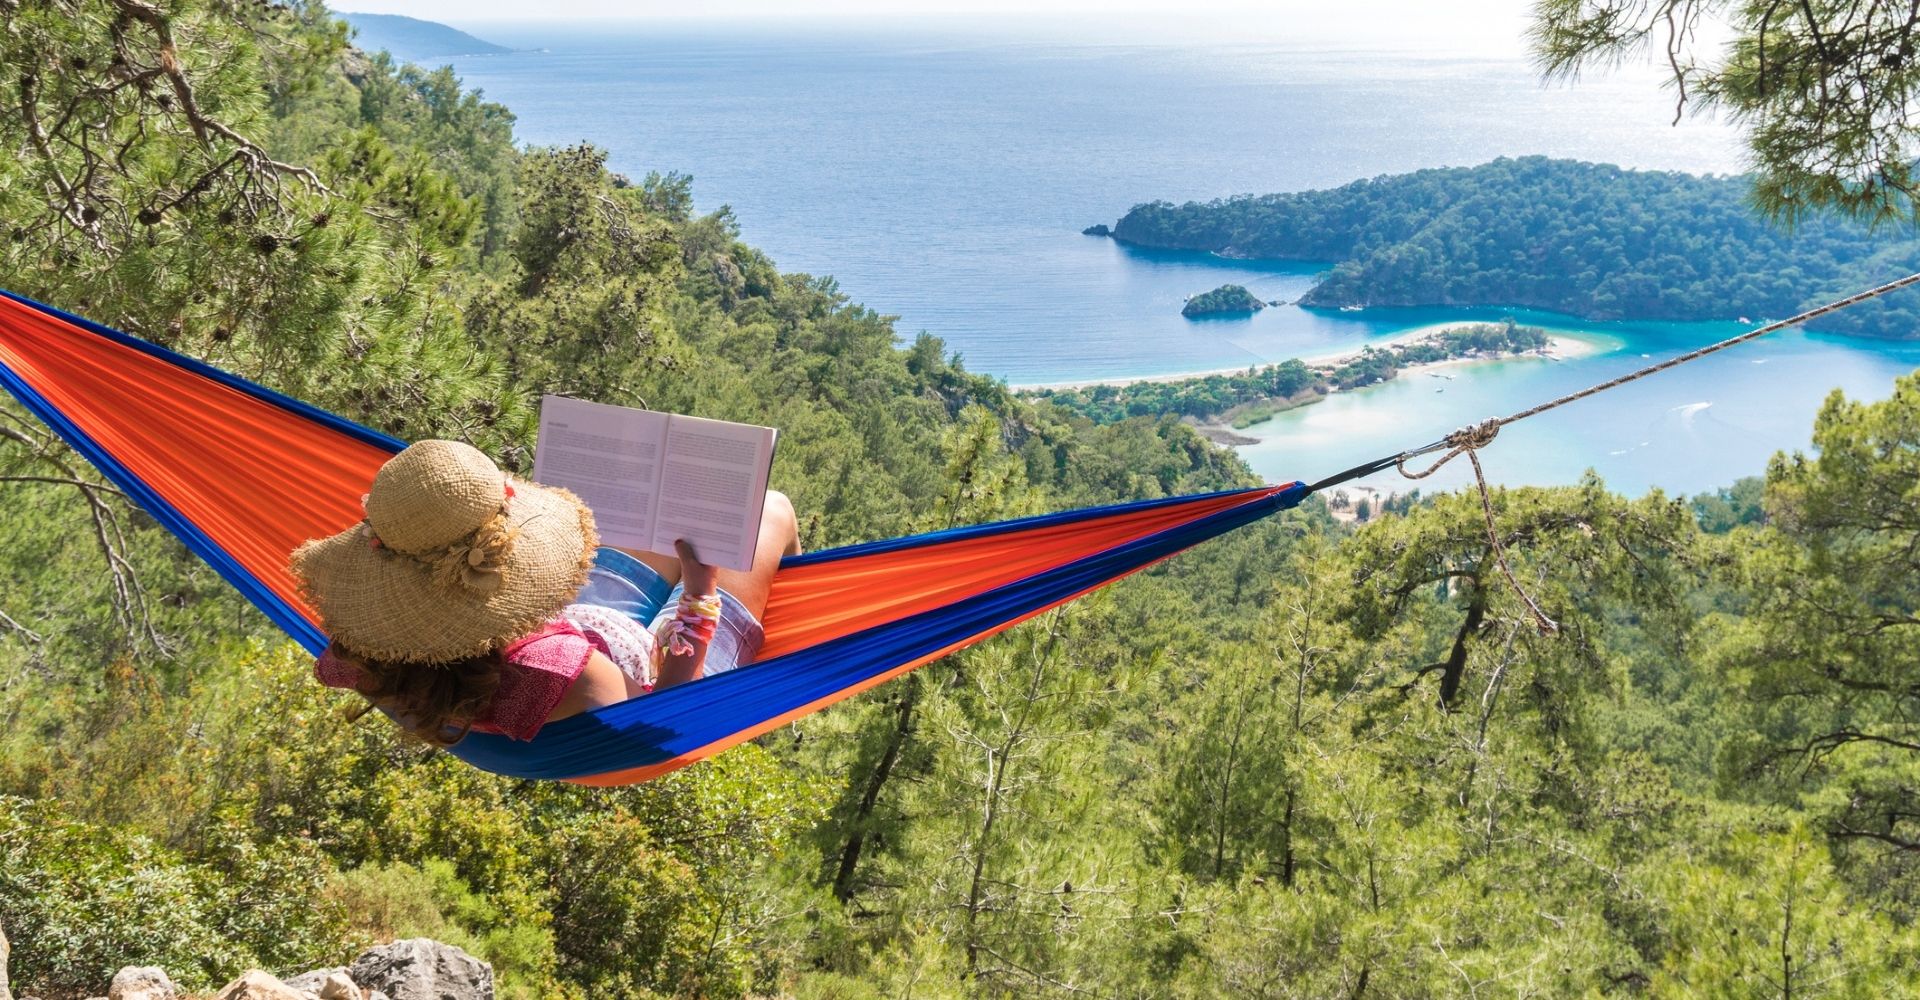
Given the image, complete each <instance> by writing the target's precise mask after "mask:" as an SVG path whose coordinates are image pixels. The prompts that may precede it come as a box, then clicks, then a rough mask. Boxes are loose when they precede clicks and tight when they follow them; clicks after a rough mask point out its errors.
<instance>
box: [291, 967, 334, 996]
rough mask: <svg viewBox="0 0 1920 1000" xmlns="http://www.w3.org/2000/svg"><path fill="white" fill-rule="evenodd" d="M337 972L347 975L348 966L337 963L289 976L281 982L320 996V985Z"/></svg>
mask: <svg viewBox="0 0 1920 1000" xmlns="http://www.w3.org/2000/svg"><path fill="white" fill-rule="evenodd" d="M335 974H339V975H341V976H345V975H346V974H347V967H346V966H344V965H336V966H334V967H333V968H331V969H315V970H313V971H312V972H302V973H301V974H299V975H297V976H288V977H287V978H285V979H283V980H281V982H284V983H286V984H287V986H288V987H290V988H292V989H296V990H305V991H307V992H308V993H312V994H314V995H315V996H318V995H319V993H320V987H321V986H322V985H324V984H325V983H326V981H327V980H328V979H329V978H330V977H332V976H333V975H335Z"/></svg>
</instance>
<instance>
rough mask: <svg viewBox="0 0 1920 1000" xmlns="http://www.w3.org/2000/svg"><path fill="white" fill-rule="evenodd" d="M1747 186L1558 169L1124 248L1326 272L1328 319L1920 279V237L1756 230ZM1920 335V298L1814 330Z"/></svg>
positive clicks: (1322, 200) (1379, 186)
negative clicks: (1338, 313) (1395, 309)
mask: <svg viewBox="0 0 1920 1000" xmlns="http://www.w3.org/2000/svg"><path fill="white" fill-rule="evenodd" d="M1751 189H1752V181H1751V179H1750V178H1745V177H1697V176H1693V175H1690V174H1682V173H1668V172H1660V171H1647V170H1622V169H1620V168H1618V167H1613V166H1607V165H1604V164H1594V163H1580V162H1576V161H1571V160H1550V159H1547V158H1545V157H1538V156H1534V157H1523V158H1520V159H1500V160H1495V161H1493V162H1492V163H1487V164H1482V165H1480V166H1477V167H1452V168H1446V169H1435V170H1420V171H1416V172H1414V173H1410V174H1395V175H1389V176H1382V177H1376V178H1372V179H1369V180H1362V181H1355V182H1354V183H1352V184H1348V185H1345V186H1344V187H1338V188H1332V189H1328V190H1322V191H1303V192H1299V193H1296V194H1270V195H1262V196H1258V197H1253V196H1246V197H1239V198H1229V199H1225V200H1220V201H1212V202H1206V203H1201V202H1188V203H1186V204H1184V205H1174V204H1172V203H1169V202H1164V201H1160V202H1152V203H1148V204H1143V205H1136V206H1134V207H1133V209H1132V210H1131V211H1129V212H1128V213H1127V214H1126V215H1125V216H1124V217H1123V218H1122V219H1121V220H1120V222H1119V223H1118V224H1117V225H1116V226H1114V229H1113V235H1114V237H1115V238H1116V239H1119V240H1122V241H1124V242H1127V243H1131V244H1134V245H1137V246H1143V247H1155V248H1163V249H1179V250H1206V251H1212V252H1216V253H1222V254H1226V255H1229V256H1234V257H1248V258H1258V259H1277V260H1306V261H1324V262H1326V263H1327V264H1329V265H1331V267H1332V269H1331V270H1330V271H1329V272H1328V273H1327V274H1325V275H1324V276H1322V277H1321V279H1320V281H1319V283H1318V284H1316V285H1315V286H1314V287H1313V289H1312V290H1311V291H1309V292H1308V293H1307V294H1306V296H1305V297H1303V298H1302V299H1301V302H1302V304H1304V305H1310V306H1329V307H1331V306H1343V305H1363V306H1431V305H1452V306H1483V305H1484V306H1502V307H1506V308H1535V309H1548V310H1552V311H1555V312H1562V313H1570V314H1572V315H1575V316H1581V317H1585V318H1588V319H1668V320H1709V319H1725V320H1732V319H1738V318H1739V317H1741V316H1746V317H1749V318H1750V319H1761V318H1779V317H1783V316H1789V315H1792V314H1793V313H1796V312H1799V311H1801V310H1802V309H1804V308H1806V307H1808V306H1811V305H1817V304H1819V303H1822V302H1826V301H1828V300H1830V299H1834V298H1838V297H1840V296H1841V295H1845V294H1851V293H1852V292H1856V291H1859V290H1861V289H1864V288H1870V287H1872V286H1874V285H1877V284H1880V283H1881V282H1884V281H1889V280H1892V279H1893V278H1897V277H1900V276H1902V275H1905V274H1907V273H1910V272H1912V271H1914V270H1917V269H1920V251H1916V249H1915V244H1914V240H1913V237H1914V234H1913V231H1912V229H1911V226H1910V225H1908V224H1904V223H1888V224H1887V225H1885V226H1884V227H1882V228H1880V229H1877V230H1876V229H1869V228H1868V227H1867V226H1866V225H1864V224H1861V223H1858V222H1852V221H1845V220H1839V219H1835V218H1833V217H1831V216H1827V215H1819V214H1810V215H1808V216H1807V217H1805V218H1802V219H1800V220H1798V222H1797V224H1796V225H1792V226H1788V225H1783V224H1777V223H1774V222H1770V221H1768V220H1766V219H1763V218H1761V217H1760V216H1758V215H1756V214H1755V212H1754V211H1753V209H1752V207H1751V205H1750V204H1749V193H1750V191H1751ZM1814 327H1815V328H1816V329H1823V330H1830V331H1834V332H1838V333H1851V334H1861V335H1867V336H1875V337H1893V338H1900V339H1911V338H1915V337H1920V293H1914V292H1911V291H1909V292H1901V293H1896V294H1894V295H1890V296H1887V297H1886V298H1885V299H1882V300H1880V301H1877V302H1870V303H1866V304H1865V305H1863V306H1860V307H1858V308H1856V309H1850V310H1847V311H1845V312H1841V313H1836V314H1834V315H1832V316H1829V317H1826V318H1823V319H1822V320H1820V321H1819V322H1817V323H1815V324H1814Z"/></svg>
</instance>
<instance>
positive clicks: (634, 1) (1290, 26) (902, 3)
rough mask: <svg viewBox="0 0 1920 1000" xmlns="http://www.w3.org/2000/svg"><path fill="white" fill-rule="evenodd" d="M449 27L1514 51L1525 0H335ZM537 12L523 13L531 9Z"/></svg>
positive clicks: (1519, 44) (339, 5)
mask: <svg viewBox="0 0 1920 1000" xmlns="http://www.w3.org/2000/svg"><path fill="white" fill-rule="evenodd" d="M333 6H334V7H335V8H336V9H340V10H348V11H355V12H360V13H376V14H405V15H407V16H409V17H418V18H424V19H427V20H433V21H442V22H445V23H448V24H451V25H454V26H455V27H463V28H470V27H484V26H485V25H486V24H487V22H489V21H494V22H499V21H514V22H520V23H526V22H528V21H536V20H537V21H565V20H645V19H675V20H687V19H726V18H736V19H775V18H777V19H781V20H792V19H797V18H804V19H819V18H857V19H874V18H903V17H935V16H937V17H948V18H951V17H956V16H957V17H969V16H971V17H977V18H990V19H993V20H995V21H1004V22H1005V24H1006V26H1008V27H1014V26H1017V25H1018V23H1019V22H1020V21H1022V20H1031V21H1036V22H1037V21H1063V20H1070V21H1079V22H1086V23H1088V24H1089V25H1096V26H1098V27H1099V28H1100V29H1102V33H1103V34H1125V33H1127V32H1128V31H1129V30H1130V29H1137V31H1138V32H1139V33H1140V34H1142V35H1143V36H1156V37H1157V36H1163V35H1167V34H1169V33H1171V34H1173V35H1178V36H1182V37H1188V38H1192V37H1213V38H1230V37H1243V38H1247V39H1248V40H1258V41H1264V40H1291V41H1300V42H1315V43H1323V44H1324V43H1340V42H1349V41H1350V42H1354V43H1357V44H1359V45H1362V46H1371V45H1393V46H1399V45H1406V44H1415V45H1418V46H1419V47H1421V48H1434V49H1453V50H1468V49H1470V50H1473V51H1475V52H1480V53H1487V54H1511V55H1515V56H1519V55H1521V54H1523V52H1524V49H1525V43H1524V40H1523V32H1524V30H1525V25H1526V19H1527V12H1528V10H1529V9H1530V8H1531V7H1532V2H1531V0H1333V2H1328V0H694V2H691V3H690V2H688V0H541V2H540V3H538V4H534V5H529V4H528V3H526V0H334V3H333ZM535 10H537V11H538V15H537V16H530V12H531V11H535Z"/></svg>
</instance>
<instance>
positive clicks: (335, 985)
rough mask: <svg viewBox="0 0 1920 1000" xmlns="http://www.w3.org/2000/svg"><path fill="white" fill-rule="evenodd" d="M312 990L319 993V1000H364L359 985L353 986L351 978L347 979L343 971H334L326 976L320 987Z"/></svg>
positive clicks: (364, 997)
mask: <svg viewBox="0 0 1920 1000" xmlns="http://www.w3.org/2000/svg"><path fill="white" fill-rule="evenodd" d="M314 992H315V993H318V994H320V1000H366V996H365V994H363V993H361V992H360V987H358V986H355V985H354V984H353V980H351V979H348V978H347V974H346V973H344V972H336V973H334V974H333V975H331V976H328V977H327V981H326V982H324V983H321V984H320V988H319V989H317V990H315V991H314Z"/></svg>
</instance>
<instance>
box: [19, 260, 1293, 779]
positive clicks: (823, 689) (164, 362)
mask: <svg viewBox="0 0 1920 1000" xmlns="http://www.w3.org/2000/svg"><path fill="white" fill-rule="evenodd" d="M0 385H4V386H5V387H6V389H7V390H8V391H9V392H11V393H12V394H13V395H14V396H15V397H16V398H18V399H19V400H20V402H21V403H22V404H24V405H25V406H26V407H27V409H29V410H31V411H32V412H33V413H34V414H35V415H36V416H38V417H39V418H40V419H41V420H43V421H45V422H46V423H47V425H48V426H49V427H51V428H52V429H53V430H54V431H55V432H56V433H57V434H59V435H60V437H61V438H62V439H63V440H65V441H66V442H67V443H68V444H69V445H71V446H72V447H73V448H74V450H75V451H77V452H79V453H80V454H81V455H82V456H84V457H85V458H86V459H87V460H88V461H89V462H91V463H93V465H94V466H95V467H96V468H98V469H99V470H100V472H101V473H102V474H103V475H105V476H106V477H107V478H108V479H109V480H111V481H112V482H113V483H114V484H115V485H117V486H118V487H119V488H120V489H122V490H123V491H125V492H126V493H127V495H128V496H130V497H132V498H133V499H134V501H135V502H137V503H138V504H139V505H140V506H141V507H143V508H144V509H145V510H146V511H147V512H148V513H149V514H151V515H152V516H153V517H154V519H155V520H157V521H159V522H160V524H162V525H163V526H165V527H166V528H167V530H169V531H171V532H173V533H174V534H175V535H177V536H179V538H180V539H181V541H183V542H185V543H186V544H187V547H188V548H190V549H192V550H193V551H194V552H195V553H197V554H198V555H199V556H200V557H201V558H203V559H205V560H206V561H207V563H208V564H209V565H211V566H212V567H213V568H214V569H215V570H216V571H218V572H219V573H220V575H221V576H222V577H223V578H225V579H226V580H227V582H229V583H231V584H233V586H235V587H237V588H239V590H240V592H241V593H242V594H244V595H246V598H247V599H248V600H249V601H252V602H253V603H254V605H256V606H257V607H259V608H260V610H261V611H263V612H265V613H266V614H267V617H269V618H270V619H272V620H273V622H274V623H275V624H276V625H279V626H280V627H281V628H283V629H285V630H286V631H287V633H288V634H289V635H291V636H292V637H293V638H294V640H295V641H297V642H299V643H300V644H301V645H302V646H305V647H306V648H307V649H308V650H309V651H310V652H313V653H315V654H318V653H319V652H320V651H321V650H322V649H324V648H325V647H326V644H327V638H326V636H325V635H324V634H323V633H322V632H321V631H320V628H319V626H318V624H317V620H316V617H315V615H314V614H313V612H312V611H311V609H309V608H308V607H307V606H306V605H305V604H304V603H303V602H302V601H301V599H300V596H299V592H298V589H297V587H296V585H295V583H294V581H293V577H292V575H291V574H290V572H289V571H288V569H287V555H288V553H290V552H291V551H292V550H293V548H294V547H295V546H296V545H298V544H299V543H301V542H303V541H305V540H307V539H309V538H316V537H320V536H323V535H331V534H334V533H335V532H338V531H340V530H342V529H344V528H347V527H349V526H351V525H353V524H355V523H357V522H358V521H359V520H360V519H361V517H362V513H361V510H360V502H359V498H360V497H361V495H362V494H364V493H366V492H367V489H368V487H369V486H370V485H371V484H372V482H373V476H374V473H375V472H376V471H378V469H379V468H380V466H381V464H382V463H384V462H385V461H386V460H387V458H388V457H389V456H391V455H392V454H393V453H394V452H396V451H399V450H400V449H401V448H402V447H404V446H405V442H403V441H400V440H398V439H395V438H391V437H388V436H386V435H384V434H381V433H379V432H377V431H373V430H369V429H368V428H365V427H361V426H359V425H358V424H355V423H353V422H351V421H349V420H345V419H343V418H341V417H339V416H336V415H334V414H331V413H328V412H326V411H324V410H321V409H318V408H316V407H313V406H309V405H307V404H305V403H302V402H300V401H298V400H295V399H292V398H289V397H287V396H284V395H281V394H280V393H277V392H274V391H272V390H270V389H266V388H263V387H261V386H258V385H254V384H253V383H251V382H248V381H246V380H244V379H241V378H238V377H235V376H233V375H230V374H228V373H226V372H223V371H220V370H219V369H217V368H214V367H212V366H210V365H207V364H204V363H202V362H199V361H195V360H194V359H192V358H188V357H184V356H182V355H179V354H175V353H173V352H171V351H168V350H165V349H163V348H161V347H158V346H155V345H153V344H149V343H147V342H145V341H142V340H139V339H137V338H134V337H131V336H128V335H127V334H124V333H120V332H119V331H116V330H112V329H109V328H107V327H104V326H101V325H99V324H97V323H93V322H90V321H88V320H85V319H81V318H80V317H78V316H73V315H71V314H68V313H64V312H61V311H59V310H57V309H53V308H51V307H48V306H44V305H41V304H39V303H36V302H33V301H30V300H28V299H24V298H21V297H19V296H17V295H13V294H11V293H7V292H4V291H0ZM1309 492H1310V489H1309V488H1308V487H1306V486H1304V485H1302V484H1300V483H1290V484H1287V485H1285V486H1266V487H1259V488H1254V489H1243V490H1230V491H1226V492H1221V493H1205V494H1198V495H1194V496H1181V497H1171V498H1166V499H1160V500H1143V501H1138V502H1134V503H1123V504H1115V505H1111V506H1106V507H1093V508H1088V509H1085V510H1073V511H1064V512H1061V513H1057V514H1046V515H1042V516H1039V517H1029V518H1023V519H1020V520H1014V521H1002V522H998V523H994V524H982V525H976V526H972V527H965V528H955V529H952V530H948V531H938V532H933V533H931V534H924V535H915V536H911V537H907V538H896V539H889V540H885V541H878V542H868V543H866V544H862V545H850V546H847V547H845V548H838V549H829V550H824V551H820V552H813V553H809V554H807V555H803V556H796V557H792V558H789V559H786V560H784V561H783V562H782V563H781V566H780V571H779V574H778V575H777V576H776V577H775V579H774V585H773V590H772V595H771V597H770V598H769V601H768V604H767V610H766V615H765V622H764V624H765V626H766V632H767V639H766V644H765V645H764V646H763V647H762V649H761V651H760V659H758V660H756V661H755V662H754V663H753V664H752V666H751V667H750V668H749V669H743V670H736V671H731V672H729V673H725V674H721V675H719V676H716V677H710V678H707V679H704V680H702V681H700V682H698V683H694V684H682V685H679V686H677V687H672V688H667V689H665V690H662V691H658V692H655V693H653V694H651V695H647V696H646V697H643V698H636V699H634V700H632V701H627V702H623V703H621V704H618V705H611V706H608V707H606V708H601V709H596V710H594V711H591V712H587V713H584V714H581V715H577V716H573V717H571V718H567V719H563V720H561V721H559V722H553V723H549V724H548V725H546V726H544V727H542V728H541V730H540V732H539V734H538V735H537V736H535V737H534V739H532V740H531V741H527V742H516V741H513V740H510V739H507V738H506V737H504V736H495V735H490V734H484V733H472V734H469V735H468V736H467V737H466V738H465V739H463V740H462V741H460V742H459V743H458V744H456V745H455V746H454V747H452V748H451V752H452V753H453V754H454V755H455V756H457V757H459V758H461V759H462V760H465V761H467V762H468V763H470V764H473V765H475V766H477V767H480V768H483V769H485V770H488V771H492V772H494V773H497V774H503V775H507V776H510V777H516V778H542V779H560V780H566V781H573V782H578V783H581V784H588V785H621V784H631V783H635V782H641V781H646V780H648V779H649V778H653V777H657V776H659V775H661V774H665V773H666V772H668V771H671V770H674V769H675V768H678V767H683V766H685V765H687V764H690V763H693V762H694V761H697V760H700V759H702V758H705V757H708V756H711V755H713V754H716V753H719V752H720V751H722V750H725V749H727V748H728V747H731V746H734V745H735V744H737V743H740V742H742V741H744V740H749V739H752V738H753V737H755V736H758V735H760V734H762V733H765V732H767V731H768V730H771V729H774V728H777V727H779V726H781V725H784V724H785V723H787V722H789V721H791V720H793V719H797V718H799V717H801V716H803V715H806V714H808V713H810V712H813V711H816V710H818V709H821V708H824V707H826V706H828V705H831V704H833V703H834V702H837V701H839V700H841V699H843V698H847V697H849V696H851V695H854V694H857V693H859V692H861V691H864V690H866V689H867V688H870V687H872V686H874V685H876V684H879V683H881V682H883V681H886V680H888V679H889V678H892V677H896V676H899V675H900V674H903V673H905V672H907V671H909V670H912V669H914V668H915V667H918V666H920V665H922V664H925V663H928V662H931V661H933V660H937V659H939V658H940V657H942V656H945V655H947V654H948V653H951V652H953V651H955V650H958V649H961V648H963V647H966V646H969V645H971V644H973V643H976V642H979V641H981V640H982V639H985V638H987V637H989V636H992V635H995V634H997V633H999V632H1002V631H1004V630H1006V629H1008V628H1011V627H1013V626H1014V625H1017V624H1019V623H1021V622H1023V621H1026V620H1027V619H1029V618H1032V617H1033V616H1035V615H1038V614H1040V613H1042V612H1044V611H1046V610H1048V609H1050V608H1053V607H1056V606H1058V605H1060V604H1063V603H1065V602H1067V601H1070V600H1073V599H1074V598H1076V597H1078V596H1080V595H1082V594H1085V593H1087V592H1089V591H1091V590H1094V589H1097V588H1099V587H1101V586H1104V585H1106V584H1107V583H1110V582H1112V581H1114V580H1117V579H1119V578H1121V577H1123V576H1126V575H1128V574H1130V573H1133V572H1136V571H1138V570H1140V569H1143V568H1145V567H1147V566H1149V565H1152V564H1153V563H1155V562H1158V561H1160V560H1162V559H1165V558H1167V557H1168V556H1171V555H1173V554H1174V553H1177V552H1179V551H1181V550H1183V549H1185V548H1188V547H1189V546H1192V545H1194V544H1196V543H1198V542H1201V541H1204V540H1206V539H1208V538H1212V537H1213V536H1215V535H1218V534H1221V533H1223V532H1227V531H1231V530H1233V529H1234V528H1237V527H1239V526H1241V525H1244V524H1248V523H1250V522H1252V521H1255V520H1258V519H1260V518H1263V517H1266V516H1268V515H1270V514H1273V513H1275V512H1277V511H1281V510H1285V509H1287V508H1289V507H1292V506H1294V505H1296V504H1298V503H1299V502H1300V501H1301V500H1302V499H1304V498H1305V497H1306V496H1307V494H1308V493H1309Z"/></svg>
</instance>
